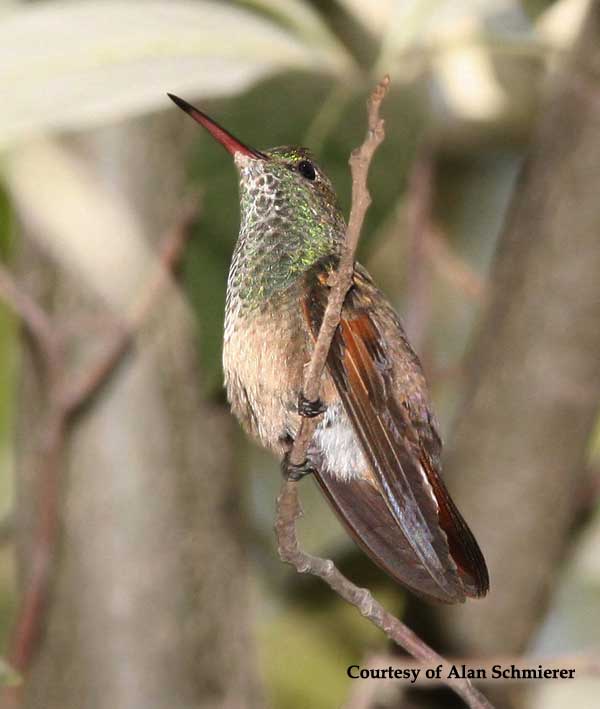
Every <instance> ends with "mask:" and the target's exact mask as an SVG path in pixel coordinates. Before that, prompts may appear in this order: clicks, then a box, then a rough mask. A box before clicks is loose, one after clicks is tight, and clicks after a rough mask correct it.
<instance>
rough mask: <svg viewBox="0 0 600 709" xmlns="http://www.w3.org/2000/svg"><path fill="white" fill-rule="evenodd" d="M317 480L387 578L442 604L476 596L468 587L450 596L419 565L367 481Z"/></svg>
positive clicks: (320, 477)
mask: <svg viewBox="0 0 600 709" xmlns="http://www.w3.org/2000/svg"><path fill="white" fill-rule="evenodd" d="M315 478H316V480H317V482H318V484H319V486H320V487H321V489H322V490H323V492H324V493H325V496H326V497H327V498H328V500H329V502H330V504H331V506H332V507H333V509H334V510H335V512H336V513H337V515H338V517H339V519H340V520H341V521H342V523H343V524H344V526H345V527H346V529H347V530H348V532H349V533H350V535H351V536H352V538H353V539H354V541H355V542H356V543H357V544H358V546H359V547H361V549H362V550H363V551H364V552H365V553H366V554H367V555H368V556H369V557H370V558H371V559H372V560H373V561H374V562H375V563H376V564H377V565H378V566H379V567H380V568H382V569H383V570H384V571H385V572H386V573H387V574H389V575H390V576H391V577H392V578H393V579H394V580H395V581H397V582H398V583H400V584H402V585H404V586H407V587H408V588H409V589H410V590H411V591H412V592H413V593H416V594H417V595H420V596H424V597H425V598H427V599H428V600H434V601H438V602H443V603H457V602H463V601H464V600H465V596H471V595H473V596H474V595H477V594H476V592H475V589H470V588H469V587H468V586H467V587H464V588H457V589H456V595H455V596H452V597H451V596H449V595H447V594H446V593H445V592H444V591H443V589H441V588H440V586H439V585H438V584H437V583H436V581H435V580H434V579H433V578H432V577H431V575H430V574H429V573H428V572H427V570H426V569H425V568H424V567H423V565H422V564H421V563H420V561H419V559H418V557H417V555H416V554H415V552H414V551H413V549H412V546H411V544H410V543H409V542H408V540H407V539H406V537H405V536H404V534H403V532H402V530H401V528H400V527H399V525H398V523H397V522H396V520H395V519H394V517H393V516H392V514H391V512H390V510H389V508H388V506H387V504H386V502H385V500H384V498H383V497H382V495H381V494H380V493H379V492H378V491H377V490H376V489H375V488H374V487H373V485H371V484H370V483H369V482H368V481H367V480H365V479H361V478H354V479H352V480H341V479H339V478H336V477H334V476H332V475H327V474H321V473H318V472H317V473H316V474H315Z"/></svg>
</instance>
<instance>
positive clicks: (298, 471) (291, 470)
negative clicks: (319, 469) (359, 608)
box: [281, 453, 315, 482]
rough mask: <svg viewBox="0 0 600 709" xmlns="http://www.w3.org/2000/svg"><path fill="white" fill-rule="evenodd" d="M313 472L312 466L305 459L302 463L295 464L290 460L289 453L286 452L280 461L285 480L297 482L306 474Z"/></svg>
mask: <svg viewBox="0 0 600 709" xmlns="http://www.w3.org/2000/svg"><path fill="white" fill-rule="evenodd" d="M314 472H315V469H314V467H313V466H312V465H311V464H310V463H309V462H308V460H305V461H304V462H303V463H300V464H298V465H297V464H295V463H291V462H290V454H289V453H286V454H285V456H284V458H283V460H282V461H281V473H282V475H283V477H284V478H285V479H286V480H291V481H292V482H298V481H299V480H302V478H303V477H305V476H306V475H312V474H313V473H314Z"/></svg>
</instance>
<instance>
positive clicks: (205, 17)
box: [0, 0, 351, 149]
mask: <svg viewBox="0 0 600 709" xmlns="http://www.w3.org/2000/svg"><path fill="white" fill-rule="evenodd" d="M263 4H264V3H263ZM292 6H294V7H292ZM282 7H283V8H284V9H285V8H288V13H287V15H286V17H288V18H289V19H290V23H292V26H291V27H290V26H288V27H286V28H284V27H282V26H281V25H280V24H278V23H277V22H276V21H274V20H273V19H271V18H270V17H266V16H264V14H258V13H256V12H251V11H249V10H248V9H243V8H240V7H236V6H232V5H227V4H224V3H216V2H209V1H208V0H197V1H196V2H183V1H181V0H169V2H166V1H164V0H163V1H160V2H158V1H156V0H151V1H150V2H145V3H143V4H140V3H139V2H135V1H134V0H129V1H128V2H116V1H115V0H108V1H107V0H93V1H92V0H87V1H84V2H78V3H73V2H68V1H67V0H61V1H60V2H45V3H36V4H34V5H26V6H21V7H19V8H18V9H15V10H13V11H12V12H10V11H9V12H6V13H4V14H3V17H2V22H1V23H0V67H1V68H0V105H2V111H1V112H0V149H1V148H2V147H6V146H7V145H9V144H14V142H15V141H18V140H21V139H24V138H27V137H29V136H31V135H33V134H35V133H40V132H44V131H48V130H54V129H67V128H68V129H79V128H84V127H88V126H92V125H97V124H100V123H103V122H106V121H109V120H115V119H118V118H122V117H124V116H128V115H133V114H136V113H140V112H144V111H148V110H151V109H156V108H159V107H166V105H167V103H166V99H165V92H166V91H171V92H175V93H178V92H179V93H184V94H185V95H186V96H190V97H197V96H224V95H231V94H235V93H238V92H240V91H241V90H243V89H244V88H246V87H247V86H248V85H250V84H252V83H253V82H255V81H257V80H258V79H259V78H261V77H263V76H265V75H268V74H270V73H274V72H277V71H281V70H283V69H303V70H309V71H315V72H322V73H326V74H327V73H329V74H338V75H339V74H341V73H342V72H343V71H344V70H347V68H348V66H349V64H350V62H351V60H350V58H349V55H348V53H347V52H346V51H345V50H344V49H343V48H342V47H341V45H340V44H338V43H336V42H335V40H333V39H332V37H331V34H330V33H329V32H328V31H327V30H326V29H325V28H324V27H323V26H322V24H320V19H319V18H318V16H317V15H315V14H312V13H309V12H307V11H305V12H303V13H302V12H300V5H299V4H298V3H295V2H289V1H288V2H287V3H284V4H283V6H282ZM291 9H294V12H293V13H291ZM279 14H280V15H281V13H279ZM288 24H289V23H288Z"/></svg>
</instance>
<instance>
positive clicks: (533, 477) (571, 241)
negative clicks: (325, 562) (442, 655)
mask: <svg viewBox="0 0 600 709" xmlns="http://www.w3.org/2000/svg"><path fill="white" fill-rule="evenodd" d="M599 86H600V3H598V2H594V3H592V4H591V9H590V13H589V16H588V18H587V22H586V25H585V28H584V31H583V34H582V36H581V37H580V40H579V42H578V44H577V46H576V48H575V52H574V54H573V56H572V57H571V58H570V59H569V60H568V61H567V62H566V65H565V66H563V67H562V70H561V71H560V74H559V75H557V76H556V77H555V78H554V81H553V87H552V88H551V90H550V91H549V96H548V101H547V106H546V109H545V110H544V111H543V113H542V115H541V119H540V125H539V131H538V133H537V135H536V137H535V138H534V140H533V144H532V148H531V153H530V155H529V157H528V159H527V160H526V163H525V166H524V170H523V173H522V175H521V178H520V181H519V182H518V184H517V187H516V192H515V196H514V200H513V205H512V208H511V210H510V213H509V218H508V220H507V224H506V227H505V229H504V232H503V234H502V236H501V238H500V243H499V248H498V252H497V256H496V260H495V266H494V270H493V273H492V289H491V296H492V297H491V303H490V305H489V311H488V312H487V313H486V314H484V318H483V320H482V322H483V327H482V330H481V332H480V334H479V336H478V338H477V340H476V343H475V347H474V351H473V354H472V357H471V360H470V367H469V370H468V388H467V395H466V399H465V401H464V404H463V405H462V408H461V410H460V411H459V415H458V419H457V424H456V430H455V434H454V436H453V440H452V441H451V449H450V450H449V454H448V458H447V464H446V470H447V473H448V477H449V480H450V488H451V490H452V494H453V497H454V499H456V500H457V501H458V502H459V505H460V507H461V510H463V512H464V514H465V517H466V519H467V520H468V522H469V524H470V525H471V526H472V528H473V530H474V531H475V533H476V536H477V538H478V540H479V541H480V543H481V546H482V549H483V551H484V554H485V556H486V558H487V561H488V563H489V567H490V576H491V592H490V594H489V596H488V598H486V599H485V600H483V601H481V602H476V603H473V602H471V603H467V604H466V605H465V606H464V607H461V608H456V609H444V610H443V611H440V612H439V615H440V616H441V618H442V621H443V626H444V627H445V630H446V632H447V635H448V637H450V638H452V639H453V642H454V643H455V645H456V647H455V648H454V649H455V650H456V651H457V652H460V653H465V654H467V655H471V656H473V655H474V656H477V655H480V654H481V655H485V654H492V653H493V654H503V653H518V652H520V651H522V650H523V649H524V648H525V647H526V645H527V642H528V641H529V640H530V638H531V636H532V632H533V631H534V630H535V629H536V627H537V624H538V621H539V620H540V618H541V616H542V614H543V612H544V609H545V607H546V605H547V602H548V600H549V594H550V592H551V590H552V588H553V584H554V581H555V578H556V574H557V572H558V566H559V563H560V561H561V558H562V557H563V555H564V553H565V550H566V547H567V545H568V543H569V530H570V526H571V524H572V522H573V518H574V512H575V501H576V498H577V493H578V491H580V490H581V485H582V483H583V478H582V475H583V470H584V457H585V453H586V445H587V443H588V441H589V437H590V433H591V431H592V427H593V424H594V422H595V419H596V416H597V410H598V403H599V401H600V277H599V274H600V201H599V199H598V195H599V194H600V139H599V136H600V93H599V89H598V87H599Z"/></svg>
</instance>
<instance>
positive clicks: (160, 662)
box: [19, 117, 262, 709]
mask: <svg viewBox="0 0 600 709" xmlns="http://www.w3.org/2000/svg"><path fill="white" fill-rule="evenodd" d="M181 125H182V121H180V120H179V117H177V118H176V119H170V118H169V119H165V118H163V117H157V118H153V119H146V120H143V121H136V122H133V123H130V124H128V125H127V126H125V127H119V128H111V129H104V130H101V131H98V132H96V133H95V134H94V135H93V136H92V137H90V138H85V139H84V140H80V141H78V145H77V146H76V147H77V149H78V150H79V151H80V152H83V153H84V154H86V156H87V157H88V159H89V160H91V161H92V163H93V164H94V166H95V169H97V170H99V171H100V173H101V174H102V177H103V180H104V181H105V182H106V183H107V185H109V186H110V188H111V189H113V190H115V189H116V190H117V191H120V192H121V193H122V194H124V195H126V196H127V198H128V199H130V200H131V201H132V203H133V205H134V207H135V209H136V210H137V211H138V213H139V214H141V215H142V216H143V218H144V222H145V224H144V226H145V229H146V231H147V235H148V239H149V240H150V241H151V243H152V244H153V245H154V246H155V245H156V242H157V239H158V237H159V236H160V235H161V234H162V233H163V231H164V229H166V228H167V227H168V226H169V224H171V223H172V220H173V219H174V218H175V215H176V208H177V205H178V203H179V201H180V200H181V198H182V195H183V193H184V174H183V165H182V163H183V155H184V148H185V145H186V144H188V142H189V141H188V139H187V138H186V136H185V135H182V134H181V133H180V132H179V131H180V127H181ZM82 238H85V235H82ZM23 268H24V271H25V272H26V275H27V278H28V280H29V282H30V283H32V284H33V286H34V287H36V289H37V291H38V293H39V292H45V302H46V303H47V304H51V309H52V311H53V313H54V315H55V316H56V317H58V318H59V319H60V320H61V321H63V322H68V321H69V320H72V321H73V320H74V319H75V318H77V317H78V316H81V315H82V314H85V309H83V312H82V303H86V302H88V303H89V302H90V301H92V303H93V302H94V299H93V298H91V297H90V293H89V292H88V291H87V290H86V287H85V284H84V283H81V282H80V281H79V280H78V279H77V278H74V277H72V276H69V274H68V273H65V271H64V269H62V268H61V265H60V264H58V266H57V267H56V268H55V267H52V266H50V265H49V264H48V260H47V259H44V258H40V257H39V256H38V255H36V254H35V253H34V251H32V250H31V249H25V254H24V260H23ZM107 278H110V274H107ZM152 320H153V321H152V323H150V324H149V326H148V327H147V328H145V329H144V332H143V334H142V335H141V336H140V337H139V338H138V342H137V344H136V347H135V348H134V350H133V351H132V352H131V353H130V354H129V355H128V356H127V357H126V360H125V361H124V362H123V363H122V365H121V366H120V367H119V369H118V371H117V372H116V373H115V376H113V377H112V379H111V381H110V383H109V385H108V387H106V389H105V390H103V392H102V393H101V396H100V397H99V399H98V400H97V401H95V402H94V404H93V405H92V406H91V407H90V408H89V409H88V410H86V411H85V412H84V414H83V415H82V416H81V418H80V420H79V422H78V423H77V426H76V428H75V430H74V431H73V433H72V435H71V436H70V437H69V440H68V442H67V452H66V455H65V458H66V460H65V467H64V474H63V484H62V491H61V494H62V501H61V542H60V545H59V555H58V559H57V565H56V569H55V573H54V576H53V579H54V583H53V592H52V596H51V603H50V608H49V613H48V618H47V623H46V632H45V634H44V636H43V639H42V643H41V646H40V648H39V651H38V653H37V655H36V659H35V662H34V666H33V668H32V673H31V676H30V679H29V681H28V682H27V685H26V693H25V707H26V708H27V709H42V708H43V709H59V708H60V709H64V707H78V706H79V707H86V709H174V708H175V709H179V708H186V709H187V708H190V709H191V707H194V708H196V707H236V708H237V707H241V708H243V707H256V706H261V705H262V702H261V701H260V690H259V687H258V681H257V675H256V667H255V657H256V653H255V650H254V642H253V637H252V629H251V628H252V613H251V602H250V599H249V591H248V586H249V574H248V564H247V561H246V558H245V553H244V548H243V543H242V537H243V530H242V528H241V521H240V509H239V505H238V504H237V501H238V500H239V487H238V486H239V481H238V480H237V475H236V471H235V465H234V452H233V438H232V436H233V430H232V422H231V420H230V417H229V415H228V414H227V413H226V412H225V410H224V409H222V408H220V407H217V406H213V405H210V404H207V403H206V402H203V401H202V400H201V398H200V394H199V372H198V368H197V364H198V362H197V355H196V351H195V346H194V341H195V337H196V335H195V330H194V324H193V322H192V319H191V317H190V313H189V311H188V310H187V309H186V308H185V306H184V305H183V303H182V301H181V300H180V299H178V298H176V297H170V296H169V297H165V299H164V300H163V302H161V305H160V307H159V308H158V310H157V313H156V317H155V318H153V319H152ZM89 337H90V340H92V341H93V338H99V339H100V340H101V339H102V330H101V328H99V329H94V328H92V330H91V332H90V334H89ZM71 355H75V356H76V357H78V356H83V355H81V354H80V353H77V352H76V353H71ZM40 396H41V393H40V388H39V387H38V386H37V385H36V377H35V373H34V367H33V365H32V363H31V362H29V363H28V364H27V365H26V367H25V370H24V397H25V402H24V403H25V404H26V406H25V409H26V410H25V415H24V417H23V422H22V427H21V438H20V447H21V463H22V465H21V480H20V485H21V488H20V495H19V499H20V523H21V533H22V537H23V538H24V539H27V536H28V533H29V532H30V530H31V527H32V523H33V519H32V517H33V515H34V514H35V508H34V507H33V504H34V494H33V490H34V489H35V480H32V479H31V474H30V472H28V471H31V470H32V467H31V465H29V464H28V461H30V460H31V458H32V456H33V457H34V456H35V451H34V450H32V449H33V448H35V446H36V432H37V431H39V428H38V426H37V424H40V422H41V418H40V413H39V412H40V410H41V408H42V406H41V400H40ZM22 549H23V552H24V553H23V555H22V557H23V558H22V561H23V564H22V565H23V578H24V579H26V578H27V553H26V549H27V545H26V544H24V545H22Z"/></svg>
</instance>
